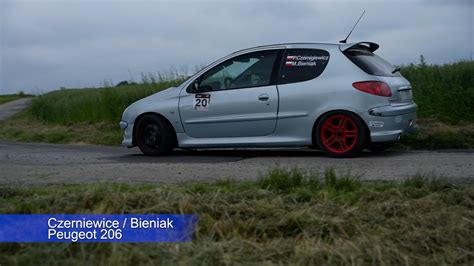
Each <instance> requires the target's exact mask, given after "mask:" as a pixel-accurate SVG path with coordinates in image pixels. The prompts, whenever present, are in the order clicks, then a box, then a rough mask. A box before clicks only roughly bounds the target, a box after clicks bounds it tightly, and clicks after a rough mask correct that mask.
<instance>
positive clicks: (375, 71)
mask: <svg viewBox="0 0 474 266" xmlns="http://www.w3.org/2000/svg"><path fill="white" fill-rule="evenodd" d="M344 54H345V55H346V56H347V57H348V58H349V59H350V60H351V61H352V62H353V63H354V64H355V65H357V66H358V67H359V68H360V69H362V70H363V71H365V72H366V73H367V74H370V75H374V76H383V77H400V76H401V75H400V72H399V71H394V70H395V67H394V66H393V65H392V64H390V63H389V62H387V61H386V60H385V59H383V58H382V57H380V56H378V55H376V54H374V53H372V52H371V51H368V50H363V49H349V50H346V51H344ZM392 72H395V73H392Z"/></svg>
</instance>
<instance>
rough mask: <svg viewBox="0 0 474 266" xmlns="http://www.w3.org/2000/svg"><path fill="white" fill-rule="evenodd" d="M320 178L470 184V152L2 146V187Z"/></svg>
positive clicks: (473, 173) (473, 170)
mask: <svg viewBox="0 0 474 266" xmlns="http://www.w3.org/2000/svg"><path fill="white" fill-rule="evenodd" d="M277 165H279V166H283V167H293V166H296V167H299V168H302V169H305V170H308V171H310V170H312V171H318V172H322V171H324V168H325V167H331V166H332V167H334V168H335V169H336V170H337V171H338V172H339V173H346V172H350V173H351V174H353V175H360V176H361V178H362V179H403V178H405V177H407V176H411V175H414V174H416V173H431V174H434V175H437V176H443V177H447V178H451V179H459V178H468V179H469V180H472V181H474V152H473V151H469V150H468V151H444V152H428V151H414V152H395V151H392V152H390V151H389V152H385V153H382V154H380V155H374V154H371V153H364V154H363V156H361V157H359V158H351V159H333V158H327V157H325V156H324V155H323V154H322V153H321V152H319V151H312V150H306V149H284V150H283V149H271V150H261V149H252V150H207V151H206V150H202V151H184V150H178V151H176V152H175V153H174V154H173V155H171V156H167V157H146V156H144V155H142V154H141V153H140V151H139V150H137V149H131V150H129V149H127V148H122V147H101V146H85V145H57V144H24V143H14V142H6V141H0V183H3V184H12V183H21V184H45V183H92V182H102V181H112V182H115V181H116V182H132V183H135V182H146V183H157V182H173V183H174V182H183V181H201V180H216V179H226V178H233V179H254V178H256V177H258V176H259V174H261V173H265V172H266V171H267V170H268V169H269V168H271V167H275V166H277Z"/></svg>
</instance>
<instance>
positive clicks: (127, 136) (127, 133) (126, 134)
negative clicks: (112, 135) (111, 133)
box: [119, 121, 134, 148]
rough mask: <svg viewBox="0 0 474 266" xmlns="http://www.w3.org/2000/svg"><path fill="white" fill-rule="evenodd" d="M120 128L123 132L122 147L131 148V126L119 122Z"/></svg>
mask: <svg viewBox="0 0 474 266" xmlns="http://www.w3.org/2000/svg"><path fill="white" fill-rule="evenodd" d="M119 125H120V128H121V129H122V130H123V140H122V145H123V146H126V147H128V148H132V147H133V146H134V145H133V124H128V123H126V122H124V121H121V122H120V124H119Z"/></svg>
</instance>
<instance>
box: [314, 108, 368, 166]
mask: <svg viewBox="0 0 474 266" xmlns="http://www.w3.org/2000/svg"><path fill="white" fill-rule="evenodd" d="M363 123H364V122H363V121H362V120H361V119H360V118H359V117H358V116H356V115H355V114H353V113H350V112H345V111H334V112H329V113H327V114H325V115H323V117H321V119H320V120H319V122H318V125H317V130H316V134H317V135H316V140H317V143H318V146H319V147H320V148H321V149H322V150H323V151H324V152H325V153H326V154H328V155H329V156H332V157H354V156H357V155H358V154H359V153H360V152H361V151H362V149H363V148H364V146H365V142H366V135H367V129H366V127H365V126H364V124H363Z"/></svg>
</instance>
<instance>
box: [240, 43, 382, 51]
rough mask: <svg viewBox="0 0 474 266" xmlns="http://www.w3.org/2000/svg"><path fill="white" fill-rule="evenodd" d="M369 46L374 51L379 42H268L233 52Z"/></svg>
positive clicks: (341, 48)
mask: <svg viewBox="0 0 474 266" xmlns="http://www.w3.org/2000/svg"><path fill="white" fill-rule="evenodd" d="M361 45H363V46H367V48H366V49H369V50H371V51H372V52H373V51H375V50H377V48H378V47H379V45H378V44H376V43H373V42H356V43H309V42H308V43H304V42H301V43H278V44H268V45H259V46H255V47H250V48H246V49H242V50H239V51H236V52H234V53H232V54H236V53H242V52H251V51H253V50H256V51H258V50H266V49H277V48H323V47H324V48H326V49H329V48H339V49H340V50H341V51H345V50H347V49H351V48H355V47H358V46H361Z"/></svg>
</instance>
